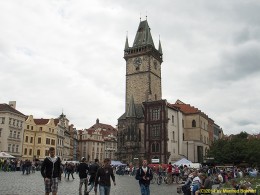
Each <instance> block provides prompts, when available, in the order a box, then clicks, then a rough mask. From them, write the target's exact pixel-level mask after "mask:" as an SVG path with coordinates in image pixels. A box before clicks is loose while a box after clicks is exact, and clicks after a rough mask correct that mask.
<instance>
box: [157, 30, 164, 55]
mask: <svg viewBox="0 0 260 195" xmlns="http://www.w3.org/2000/svg"><path fill="white" fill-rule="evenodd" d="M158 51H159V53H160V54H163V52H162V45H161V40H160V35H159V47H158Z"/></svg>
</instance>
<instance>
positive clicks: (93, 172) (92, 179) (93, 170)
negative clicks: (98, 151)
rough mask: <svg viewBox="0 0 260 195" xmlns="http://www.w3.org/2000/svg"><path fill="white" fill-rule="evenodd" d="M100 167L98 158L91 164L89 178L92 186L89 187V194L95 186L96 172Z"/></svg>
mask: <svg viewBox="0 0 260 195" xmlns="http://www.w3.org/2000/svg"><path fill="white" fill-rule="evenodd" d="M98 168H99V160H98V159H97V158H96V159H95V163H93V164H91V165H90V166H89V175H90V178H89V184H88V185H90V187H89V190H88V192H87V195H88V194H89V192H90V191H91V190H92V188H93V187H94V182H95V178H96V174H97V170H98Z"/></svg>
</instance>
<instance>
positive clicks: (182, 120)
mask: <svg viewBox="0 0 260 195" xmlns="http://www.w3.org/2000/svg"><path fill="white" fill-rule="evenodd" d="M182 127H183V128H184V120H183V119H182Z"/></svg>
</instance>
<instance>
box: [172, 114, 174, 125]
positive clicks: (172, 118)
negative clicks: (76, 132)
mask: <svg viewBox="0 0 260 195" xmlns="http://www.w3.org/2000/svg"><path fill="white" fill-rule="evenodd" d="M172 124H174V116H173V115H172Z"/></svg>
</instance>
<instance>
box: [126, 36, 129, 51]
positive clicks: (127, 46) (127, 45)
mask: <svg viewBox="0 0 260 195" xmlns="http://www.w3.org/2000/svg"><path fill="white" fill-rule="evenodd" d="M128 48H129V44H128V36H126V40H125V49H128Z"/></svg>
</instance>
